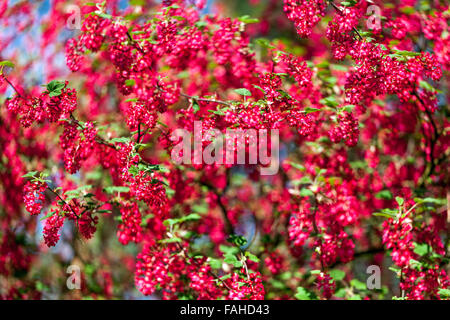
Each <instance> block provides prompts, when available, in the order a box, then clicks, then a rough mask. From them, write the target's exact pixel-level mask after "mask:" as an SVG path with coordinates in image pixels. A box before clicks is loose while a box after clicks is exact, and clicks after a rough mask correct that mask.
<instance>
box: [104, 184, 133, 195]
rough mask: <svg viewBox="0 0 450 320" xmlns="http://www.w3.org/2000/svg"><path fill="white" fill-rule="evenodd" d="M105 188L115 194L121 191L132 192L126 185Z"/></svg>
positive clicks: (107, 191) (109, 192)
mask: <svg viewBox="0 0 450 320" xmlns="http://www.w3.org/2000/svg"><path fill="white" fill-rule="evenodd" d="M103 190H104V191H105V192H106V193H108V194H113V193H116V192H120V193H127V192H130V188H129V187H125V186H110V187H106V188H104V189H103Z"/></svg>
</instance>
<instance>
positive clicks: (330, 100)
mask: <svg viewBox="0 0 450 320" xmlns="http://www.w3.org/2000/svg"><path fill="white" fill-rule="evenodd" d="M319 102H320V103H321V104H324V105H326V106H328V107H331V108H336V107H337V106H339V102H337V101H336V97H335V96H329V97H326V98H324V99H321V100H320V101H319Z"/></svg>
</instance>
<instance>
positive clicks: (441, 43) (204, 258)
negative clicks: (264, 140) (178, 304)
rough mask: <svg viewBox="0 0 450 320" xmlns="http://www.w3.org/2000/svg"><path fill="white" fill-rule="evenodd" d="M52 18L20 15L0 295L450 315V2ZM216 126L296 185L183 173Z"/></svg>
mask: <svg viewBox="0 0 450 320" xmlns="http://www.w3.org/2000/svg"><path fill="white" fill-rule="evenodd" d="M45 3H46V2H45V1H33V2H29V1H3V2H2V4H1V5H0V25H1V29H0V30H2V31H1V32H0V48H1V51H0V93H1V94H2V96H1V99H0V102H1V106H0V124H1V125H0V152H1V157H0V161H1V162H0V178H1V179H0V185H1V188H0V297H1V298H3V299H35V298H45V297H47V298H48V297H50V298H76V299H78V298H113V297H119V298H128V297H140V296H154V297H157V298H162V299H238V300H261V299H391V298H394V299H448V298H449V297H450V279H449V277H448V272H449V259H450V256H449V249H450V248H449V239H450V237H449V227H450V226H449V223H450V219H449V216H450V214H449V210H448V208H447V204H448V200H449V199H450V189H449V174H448V168H449V156H450V154H449V151H450V148H449V145H450V135H449V128H450V121H449V117H448V115H449V113H448V107H447V103H448V101H449V92H448V81H449V78H448V75H449V72H450V51H449V41H450V33H449V27H448V26H449V20H450V10H449V5H448V3H447V4H446V2H445V1H414V0H413V1H406V0H405V1H364V0H351V1H337V0H336V1H332V0H327V1H326V0H311V1H300V0H284V1H272V0H267V1H249V2H248V3H247V2H246V1H239V3H241V4H242V6H241V7H240V8H241V9H240V10H243V9H242V8H245V9H244V10H246V12H245V13H246V14H247V15H242V16H240V17H239V18H236V17H235V16H239V13H238V12H233V11H232V10H231V8H232V7H233V6H232V5H231V4H232V3H234V2H233V1H224V2H223V4H226V5H227V6H223V5H220V2H219V1H213V2H212V3H211V2H208V6H206V4H207V3H206V2H205V1H183V0H173V1H162V3H161V4H156V3H154V2H153V1H129V4H128V5H127V6H125V7H124V6H123V5H122V4H120V2H119V1H116V0H108V1H104V2H98V3H85V2H84V1H78V0H74V1H71V3H72V4H75V5H76V6H78V8H80V16H79V17H77V16H76V11H75V13H73V14H71V13H68V12H67V10H66V7H65V4H66V3H67V1H60V0H53V1H50V7H47V4H45ZM243 3H244V4H243ZM373 5H376V6H377V8H378V9H379V14H380V16H379V17H372V16H371V14H370V13H369V12H372V11H370V10H368V9H369V7H370V6H373ZM228 7H229V8H228ZM227 8H228V9H230V10H231V11H230V10H226V9H227ZM256 12H257V13H258V15H259V16H258V17H257V18H258V19H255V18H254V17H253V16H254V15H256ZM74 14H75V17H74V16H73V15H74ZM243 14H244V13H243ZM230 16H232V17H230ZM250 16H252V17H250ZM73 18H75V19H77V18H79V19H80V20H81V25H80V28H79V29H75V30H71V29H68V27H67V26H68V24H67V21H68V20H70V19H73ZM372 18H377V19H375V20H376V21H378V22H379V25H376V26H374V27H372V24H371V23H368V22H369V20H371V19H372ZM372 20H373V19H372ZM36 34H38V35H39V36H36ZM24 50H27V51H26V52H24ZM31 51H33V53H32V52H31ZM34 51H36V52H38V54H37V56H36V58H35V57H34V55H35V54H34ZM64 57H65V58H64ZM61 61H64V62H65V63H64V65H61ZM36 70H39V71H38V72H37V73H38V74H37V75H36ZM199 121H200V122H201V129H202V130H203V132H205V131H206V132H210V131H208V130H210V129H215V130H216V131H217V132H219V133H226V132H228V131H227V130H228V129H242V130H250V129H254V130H266V131H265V132H267V131H269V130H278V131H276V132H277V133H278V134H279V138H280V139H279V141H280V144H279V149H280V150H279V151H280V153H279V154H280V156H279V159H275V161H278V162H277V163H276V164H277V165H278V166H279V170H278V171H277V172H276V174H273V175H264V174H262V170H261V168H262V167H264V166H265V165H267V163H263V162H262V161H260V162H258V163H246V164H233V163H228V162H225V163H224V162H223V161H216V162H214V163H205V162H202V163H197V162H195V161H194V162H191V161H189V163H181V164H180V163H178V162H175V161H174V159H173V157H171V155H172V152H173V151H174V150H178V149H176V148H175V147H176V146H177V143H178V142H179V141H178V140H176V139H174V138H173V133H174V132H175V131H176V130H177V129H183V130H185V132H188V133H193V132H195V130H194V128H195V123H196V122H199ZM272 134H274V133H272ZM250 140H251V137H250V136H246V137H245V139H244V140H242V141H241V142H238V144H239V143H241V144H243V145H244V147H245V145H246V142H249V141H250ZM214 142H215V138H214V136H212V135H209V134H206V135H202V137H200V143H199V145H198V146H197V149H195V150H194V157H195V153H196V152H197V153H198V152H200V153H201V152H202V151H204V150H207V149H208V148H211V146H212V145H213V144H214ZM237 147H242V145H237V146H236V147H235V148H234V149H232V150H233V151H237ZM277 147H278V146H277ZM245 148H246V151H249V150H250V148H247V147H245ZM271 148H272V150H271V151H270V152H271V154H274V151H275V150H273V149H274V148H275V146H274V145H272V146H271ZM183 152H184V151H180V154H177V156H184V155H183V154H182V153H183ZM187 159H190V157H189V156H188V157H187ZM69 265H77V266H79V267H80V269H81V273H82V275H81V277H82V278H81V282H82V285H81V288H79V290H70V288H66V286H65V284H66V278H67V277H66V276H67V275H66V273H65V272H66V269H67V267H68V266H69ZM368 266H378V267H379V270H380V273H379V274H375V275H371V274H368V273H367V272H366V270H368V269H367V267H368ZM369 276H370V277H373V276H378V277H379V281H380V285H379V286H375V287H373V286H371V285H369V280H370V279H368V278H369ZM133 279H134V280H133Z"/></svg>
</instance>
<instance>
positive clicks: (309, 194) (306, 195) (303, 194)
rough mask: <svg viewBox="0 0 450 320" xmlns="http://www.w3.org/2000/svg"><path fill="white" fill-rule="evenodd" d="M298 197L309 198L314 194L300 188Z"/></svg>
mask: <svg viewBox="0 0 450 320" xmlns="http://www.w3.org/2000/svg"><path fill="white" fill-rule="evenodd" d="M300 196H301V197H311V196H314V192H312V191H311V190H310V189H308V188H302V189H301V190H300Z"/></svg>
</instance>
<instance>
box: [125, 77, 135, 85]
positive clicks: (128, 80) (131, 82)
mask: <svg viewBox="0 0 450 320" xmlns="http://www.w3.org/2000/svg"><path fill="white" fill-rule="evenodd" d="M135 84H136V80H134V79H127V80H125V85H126V86H127V87H132V86H134V85H135Z"/></svg>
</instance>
